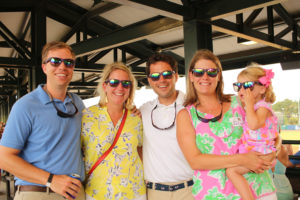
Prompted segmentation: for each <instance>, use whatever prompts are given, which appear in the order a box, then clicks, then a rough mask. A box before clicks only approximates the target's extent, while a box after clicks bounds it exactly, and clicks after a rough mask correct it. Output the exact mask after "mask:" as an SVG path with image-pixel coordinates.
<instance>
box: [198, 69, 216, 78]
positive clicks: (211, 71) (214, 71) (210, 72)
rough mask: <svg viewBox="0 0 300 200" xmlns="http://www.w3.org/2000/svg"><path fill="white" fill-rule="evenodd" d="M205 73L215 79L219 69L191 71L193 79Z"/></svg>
mask: <svg viewBox="0 0 300 200" xmlns="http://www.w3.org/2000/svg"><path fill="white" fill-rule="evenodd" d="M205 72H206V74H207V75H208V76H209V77H216V76H217V75H218V73H219V69H217V68H210V69H202V68H194V69H193V70H192V73H193V74H194V76H195V77H202V76H203V75H204V73H205Z"/></svg>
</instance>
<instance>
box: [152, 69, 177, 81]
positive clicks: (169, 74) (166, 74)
mask: <svg viewBox="0 0 300 200" xmlns="http://www.w3.org/2000/svg"><path fill="white" fill-rule="evenodd" d="M173 74H175V72H174V71H164V72H161V73H159V72H155V73H152V74H149V78H151V80H152V81H158V80H159V78H160V75H162V76H163V77H164V79H171V78H172V75H173Z"/></svg>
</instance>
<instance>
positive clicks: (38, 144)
mask: <svg viewBox="0 0 300 200" xmlns="http://www.w3.org/2000/svg"><path fill="white" fill-rule="evenodd" d="M74 67H75V54H74V52H73V50H72V49H71V48H70V47H69V46H68V45H66V44H65V43H63V42H51V43H48V44H46V45H45V46H44V48H43V51H42V69H43V71H44V73H45V74H46V76H47V81H46V84H44V85H39V86H38V88H37V89H35V90H34V91H32V92H30V93H29V94H27V95H25V96H23V97H22V98H21V99H20V100H18V101H17V102H16V103H15V104H14V106H13V108H12V110H11V112H10V115H9V118H8V121H7V123H6V127H5V131H4V133H3V137H2V139H1V143H0V158H1V162H0V168H2V169H4V170H6V171H8V172H10V173H12V174H14V175H15V177H16V178H15V179H16V182H15V183H16V185H17V192H16V195H15V198H14V199H15V200H21V199H30V200H41V199H43V200H48V199H49V200H50V199H51V200H52V199H53V200H54V199H55V200H59V199H61V200H63V199H65V198H66V199H69V200H71V199H74V198H76V199H80V200H81V199H84V198H85V195H84V192H83V187H82V185H81V181H80V180H78V179H76V178H72V177H70V175H71V174H77V175H79V176H80V178H81V180H84V178H85V177H84V165H83V161H82V155H81V150H80V131H81V111H82V109H83V108H84V105H83V102H82V100H81V99H80V98H79V97H78V96H77V95H75V94H71V93H68V92H67V87H68V85H69V83H70V81H71V79H72V76H73V71H74Z"/></svg>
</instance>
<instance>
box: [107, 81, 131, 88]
mask: <svg viewBox="0 0 300 200" xmlns="http://www.w3.org/2000/svg"><path fill="white" fill-rule="evenodd" d="M105 83H106V84H107V83H108V84H109V85H110V87H118V85H119V84H120V83H121V84H122V87H123V88H129V87H131V85H132V82H131V81H129V80H118V79H110V80H106V81H105Z"/></svg>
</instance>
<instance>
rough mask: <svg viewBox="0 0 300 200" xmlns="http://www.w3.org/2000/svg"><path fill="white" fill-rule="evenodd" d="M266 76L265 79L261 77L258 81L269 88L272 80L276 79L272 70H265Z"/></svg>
mask: <svg viewBox="0 0 300 200" xmlns="http://www.w3.org/2000/svg"><path fill="white" fill-rule="evenodd" d="M264 70H265V73H266V75H265V76H263V77H260V78H259V79H258V81H259V82H260V83H261V84H263V85H264V86H266V87H269V85H270V84H271V79H272V78H274V72H272V70H271V69H264Z"/></svg>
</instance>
